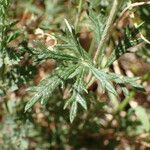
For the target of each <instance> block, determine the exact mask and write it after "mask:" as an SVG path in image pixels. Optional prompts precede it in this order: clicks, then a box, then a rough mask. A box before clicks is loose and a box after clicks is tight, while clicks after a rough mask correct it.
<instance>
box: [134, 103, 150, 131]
mask: <svg viewBox="0 0 150 150" xmlns="http://www.w3.org/2000/svg"><path fill="white" fill-rule="evenodd" d="M134 110H135V114H136V115H137V117H138V119H139V120H140V121H141V123H142V126H141V127H142V128H143V129H144V130H145V131H146V132H149V130H150V120H149V117H148V115H147V112H146V110H145V109H144V108H143V107H141V106H138V107H136V108H134Z"/></svg>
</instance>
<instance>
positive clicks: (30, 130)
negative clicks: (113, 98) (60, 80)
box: [0, 0, 150, 150]
mask: <svg viewBox="0 0 150 150" xmlns="http://www.w3.org/2000/svg"><path fill="white" fill-rule="evenodd" d="M111 2H112V1H111V0H92V1H90V0H83V5H82V10H81V12H80V20H79V23H78V26H77V31H78V34H79V37H80V43H81V45H82V46H83V47H84V48H85V49H86V50H88V49H90V44H91V39H92V36H93V35H92V34H91V30H90V21H89V19H88V15H87V13H88V8H89V7H91V8H92V9H94V10H95V12H97V13H99V12H100V13H102V14H103V15H108V12H109V10H110V7H111V5H110V4H111ZM132 2H137V1H136V0H134V1H132ZM78 4H79V0H23V1H22V0H12V1H10V6H9V9H8V10H7V11H8V16H7V17H8V20H7V23H8V25H9V28H8V31H7V35H8V38H9V39H10V37H11V34H13V35H14V32H16V34H15V36H13V37H11V38H12V40H9V42H8V43H7V45H5V48H6V49H7V51H8V53H7V54H8V55H5V71H4V79H1V82H0V110H1V111H0V150H33V149H34V150H50V149H52V150H57V149H58V150H59V149H60V150H63V149H65V150H77V149H80V150H99V149H102V150H105V149H106V150H107V149H108V150H112V149H116V150H123V149H124V150H137V149H138V150H146V149H149V148H150V109H149V108H150V72H149V71H150V65H149V63H150V46H149V44H146V45H144V46H141V47H140V46H139V47H134V49H138V50H136V52H135V54H133V53H131V54H129V53H127V54H125V55H124V56H123V57H121V58H120V59H119V67H120V69H121V70H122V71H123V72H125V73H126V74H127V75H130V74H131V73H132V74H134V75H138V76H142V83H143V85H144V88H145V90H146V92H137V91H132V93H133V94H131V97H130V98H129V99H127V101H128V104H127V105H126V107H125V108H124V109H123V110H122V111H120V112H119V113H118V114H113V107H110V106H111V105H110V104H108V98H107V97H106V95H100V94H99V89H97V88H96V85H94V87H91V89H90V90H89V95H90V98H89V97H88V102H87V103H88V111H85V112H83V111H81V110H79V114H78V115H77V118H76V119H75V121H74V122H73V123H72V124H71V123H70V122H69V117H68V110H63V104H64V102H62V101H64V100H63V99H62V91H61V90H60V89H58V90H57V91H56V92H55V93H54V94H53V96H52V97H51V98H50V100H49V102H48V104H47V105H46V106H44V107H43V106H41V105H40V104H39V103H37V104H36V105H35V106H34V108H33V110H30V111H28V112H26V113H24V106H25V104H26V102H27V101H28V100H29V99H30V97H31V95H29V94H27V92H26V88H27V87H29V86H30V85H33V84H34V85H37V84H38V83H39V81H40V80H41V79H43V78H44V76H45V75H46V74H47V73H49V72H51V71H52V70H53V68H54V67H55V65H56V64H55V61H53V60H46V61H41V62H37V61H34V58H32V50H31V49H30V47H32V46H33V45H32V41H33V40H35V39H39V37H38V35H37V34H36V31H37V29H38V28H40V29H41V30H42V31H43V32H45V33H48V34H53V33H55V34H56V33H61V34H63V29H64V28H65V24H64V18H67V19H68V20H69V21H70V22H71V23H72V24H74V25H75V24H76V23H75V22H76V19H77V17H78V16H77V14H78ZM125 6H126V5H125ZM134 13H135V18H134V20H133V19H132V18H130V17H129V16H128V15H127V16H126V15H125V16H124V19H122V20H120V22H119V25H118V27H117V28H118V29H114V33H112V35H111V39H113V38H114V39H115V38H116V37H117V36H119V35H117V34H119V32H118V30H119V31H120V29H119V27H121V28H122V27H125V26H126V25H127V24H128V25H129V26H131V27H133V24H134V21H136V22H138V23H139V24H140V23H142V22H143V25H142V26H141V27H140V31H141V32H142V33H143V34H144V36H145V37H146V38H147V39H149V40H150V6H149V5H147V6H141V7H138V8H136V9H134ZM118 15H119V13H118ZM10 24H11V26H10ZM114 34H115V35H114ZM40 40H41V41H42V42H45V40H44V39H40ZM51 42H53V41H50V43H49V42H45V44H46V45H47V46H49V45H50V44H52V43H51ZM108 45H109V47H110V49H111V47H112V43H111V41H110V43H109V44H108ZM3 56H4V55H2V56H0V62H1V63H2V61H1V60H2V58H3ZM112 69H113V66H112ZM1 77H2V74H1ZM3 80H5V82H3ZM118 91H119V88H118ZM97 95H98V98H96V97H97ZM123 98H124V97H123Z"/></svg>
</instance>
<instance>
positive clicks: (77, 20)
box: [74, 0, 83, 29]
mask: <svg viewBox="0 0 150 150" xmlns="http://www.w3.org/2000/svg"><path fill="white" fill-rule="evenodd" d="M82 3H83V0H79V5H78V13H77V16H76V20H75V24H74V26H75V29H76V28H77V25H78V22H79V18H80V15H81V11H82Z"/></svg>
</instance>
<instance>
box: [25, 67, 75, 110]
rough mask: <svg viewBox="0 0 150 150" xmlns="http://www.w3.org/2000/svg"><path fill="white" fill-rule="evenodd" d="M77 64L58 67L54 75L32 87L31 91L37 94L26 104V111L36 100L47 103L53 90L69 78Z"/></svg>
mask: <svg viewBox="0 0 150 150" xmlns="http://www.w3.org/2000/svg"><path fill="white" fill-rule="evenodd" d="M76 68H77V66H70V67H66V68H61V67H60V68H58V69H56V71H55V72H54V73H53V75H50V76H48V77H47V78H45V79H44V80H42V81H41V82H40V84H39V85H38V86H37V87H33V88H30V90H31V91H35V92H36V94H35V95H34V96H33V98H32V99H31V100H30V101H29V102H28V103H27V104H26V106H25V111H27V110H28V109H30V108H31V107H32V106H33V105H34V104H35V103H36V102H38V101H41V103H42V104H45V103H46V102H47V100H48V99H49V97H50V96H51V94H52V93H53V91H54V90H55V89H56V88H57V87H58V86H59V85H60V84H61V83H62V82H64V80H67V79H68V77H69V75H70V74H72V73H73V72H74V71H75V70H76Z"/></svg>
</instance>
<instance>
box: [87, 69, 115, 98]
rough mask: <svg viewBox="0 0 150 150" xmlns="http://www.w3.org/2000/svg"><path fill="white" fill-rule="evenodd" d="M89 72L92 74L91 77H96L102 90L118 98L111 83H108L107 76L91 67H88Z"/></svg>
mask: <svg viewBox="0 0 150 150" xmlns="http://www.w3.org/2000/svg"><path fill="white" fill-rule="evenodd" d="M90 70H91V72H92V73H93V75H94V76H95V77H96V79H98V80H99V81H100V82H101V84H102V86H103V88H105V89H107V90H108V91H109V92H111V93H113V94H114V95H116V96H118V94H117V92H116V90H115V89H114V87H113V85H112V84H111V82H110V81H109V79H108V78H107V76H105V74H104V72H102V71H100V70H98V69H97V68H94V67H92V66H91V67H90Z"/></svg>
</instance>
